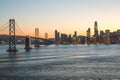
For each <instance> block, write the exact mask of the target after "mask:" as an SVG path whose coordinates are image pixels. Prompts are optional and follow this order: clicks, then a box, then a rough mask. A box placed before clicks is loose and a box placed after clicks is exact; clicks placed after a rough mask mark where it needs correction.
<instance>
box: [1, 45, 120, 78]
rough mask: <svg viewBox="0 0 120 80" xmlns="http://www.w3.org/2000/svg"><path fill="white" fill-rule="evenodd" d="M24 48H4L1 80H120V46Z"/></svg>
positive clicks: (2, 48) (3, 46)
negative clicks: (12, 52) (8, 51)
mask: <svg viewBox="0 0 120 80" xmlns="http://www.w3.org/2000/svg"><path fill="white" fill-rule="evenodd" d="M23 47H24V46H23V45H19V46H18V49H19V52H18V53H16V54H8V53H7V52H6V49H7V46H6V45H0V80H120V45H88V46H85V45H59V46H55V45H50V46H42V47H41V48H39V49H36V48H33V49H32V50H30V51H25V50H24V49H23Z"/></svg>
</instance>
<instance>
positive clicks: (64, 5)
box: [0, 0, 120, 37]
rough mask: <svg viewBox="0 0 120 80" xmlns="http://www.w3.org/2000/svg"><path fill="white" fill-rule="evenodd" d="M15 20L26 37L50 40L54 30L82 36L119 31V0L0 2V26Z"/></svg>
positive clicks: (2, 0)
mask: <svg viewBox="0 0 120 80" xmlns="http://www.w3.org/2000/svg"><path fill="white" fill-rule="evenodd" d="M9 19H15V20H16V22H17V24H18V25H19V27H20V28H21V29H22V31H23V32H24V33H25V34H26V35H34V29H35V28H39V30H40V36H41V37H44V34H45V33H46V32H47V33H48V35H49V37H54V30H55V29H57V30H58V31H59V32H61V33H66V34H73V33H74V31H77V32H78V35H86V30H87V29H88V28H91V29H92V35H93V29H94V21H97V22H98V28H99V30H106V29H110V31H111V32H112V31H116V30H117V29H120V0H0V26H2V25H4V24H5V23H6V22H8V21H9Z"/></svg>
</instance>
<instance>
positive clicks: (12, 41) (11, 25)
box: [7, 19, 18, 52]
mask: <svg viewBox="0 0 120 80" xmlns="http://www.w3.org/2000/svg"><path fill="white" fill-rule="evenodd" d="M17 51H18V50H17V49H16V41H15V19H10V20H9V49H8V50H7V52H17Z"/></svg>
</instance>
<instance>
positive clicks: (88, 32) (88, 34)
mask: <svg viewBox="0 0 120 80" xmlns="http://www.w3.org/2000/svg"><path fill="white" fill-rule="evenodd" d="M87 37H88V38H90V28H88V30H87Z"/></svg>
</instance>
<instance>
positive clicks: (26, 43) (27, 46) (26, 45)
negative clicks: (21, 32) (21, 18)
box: [25, 37, 32, 49]
mask: <svg viewBox="0 0 120 80" xmlns="http://www.w3.org/2000/svg"><path fill="white" fill-rule="evenodd" d="M30 39H31V38H30V37H26V38H25V49H32V47H31V40H30Z"/></svg>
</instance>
